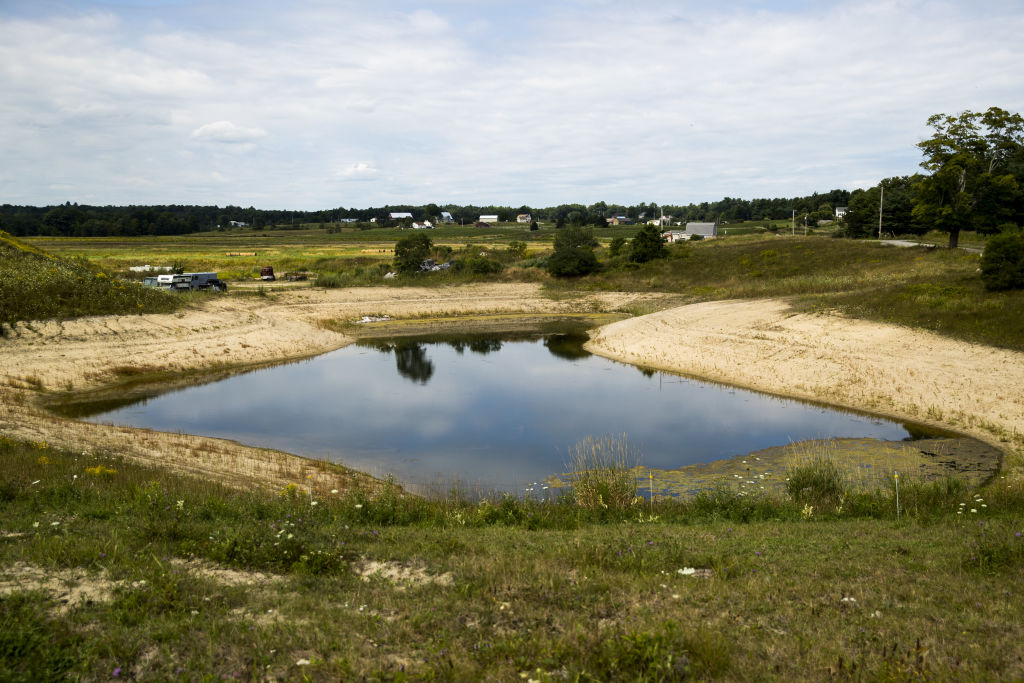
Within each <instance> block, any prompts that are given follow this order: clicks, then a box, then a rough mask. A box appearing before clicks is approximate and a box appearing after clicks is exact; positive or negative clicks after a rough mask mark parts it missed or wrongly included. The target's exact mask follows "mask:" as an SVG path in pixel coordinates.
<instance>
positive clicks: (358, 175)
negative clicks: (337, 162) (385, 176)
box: [338, 161, 377, 180]
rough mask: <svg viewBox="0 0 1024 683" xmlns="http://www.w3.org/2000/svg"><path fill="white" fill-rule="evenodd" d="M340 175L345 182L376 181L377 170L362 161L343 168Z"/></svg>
mask: <svg viewBox="0 0 1024 683" xmlns="http://www.w3.org/2000/svg"><path fill="white" fill-rule="evenodd" d="M338 175H339V176H341V177H342V178H344V179H345V180H375V179H376V177H377V169H376V168H374V167H372V166H370V165H369V164H367V163H365V162H363V161H360V162H357V163H354V164H352V165H351V166H347V167H345V168H343V169H342V170H341V171H340V172H339V173H338Z"/></svg>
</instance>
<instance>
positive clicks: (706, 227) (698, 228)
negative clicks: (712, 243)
mask: <svg viewBox="0 0 1024 683" xmlns="http://www.w3.org/2000/svg"><path fill="white" fill-rule="evenodd" d="M685 233H686V234H687V235H700V236H701V237H717V236H718V226H717V225H715V224H714V223H687V224H686V230H685ZM687 239H689V237H687Z"/></svg>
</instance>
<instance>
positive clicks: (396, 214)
mask: <svg viewBox="0 0 1024 683" xmlns="http://www.w3.org/2000/svg"><path fill="white" fill-rule="evenodd" d="M403 218H412V214H411V213H409V212H408V211H392V212H391V213H389V214H388V220H389V221H397V220H401V219H403Z"/></svg>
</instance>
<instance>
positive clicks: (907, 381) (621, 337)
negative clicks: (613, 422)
mask: <svg viewBox="0 0 1024 683" xmlns="http://www.w3.org/2000/svg"><path fill="white" fill-rule="evenodd" d="M587 348H588V349H589V350H590V351H592V352H594V353H598V354H601V355H603V356H607V357H609V358H614V359H616V360H621V361H624V362H627V363H635V364H638V365H645V366H649V367H652V368H658V369H663V370H670V371H673V372H679V373H683V374H686V375H691V376H693V377H699V378H704V379H709V380H713V381H716V382H723V383H727V384H732V385H736V386H740V387H747V388H751V389H757V390H760V391H764V392H768V393H772V394H778V395H783V396H791V397H795V398H803V399H810V400H814V401H821V402H824V403H829V404H832V405H837V406H847V407H850V408H856V409H860V410H866V411H872V412H876V413H880V414H884V415H889V416H893V417H897V418H901V419H907V420H913V421H917V422H922V423H925V424H931V425H935V426H939V427H946V428H949V429H953V430H956V431H960V432H963V433H967V434H969V435H971V436H975V437H977V438H979V439H981V440H983V441H987V442H989V443H991V444H993V445H995V446H997V447H1000V448H1002V449H1003V450H1004V451H1005V450H1010V451H1015V452H1016V454H1017V455H1016V456H1015V457H1013V458H1010V460H1009V462H1008V464H1009V465H1010V466H1011V467H1012V468H1013V469H1017V468H1020V467H1021V465H1022V463H1021V462H1020V457H1019V456H1020V454H1021V453H1022V450H1021V446H1022V436H1024V353H1020V352H1015V351H1007V350H1002V349H994V348H991V347H987V346H981V345H977V344H968V343H965V342H958V341H954V340H951V339H947V338H945V337H941V336H938V335H935V334H931V333H929V332H923V331H918V330H911V329H907V328H904V327H899V326H895V325H884V324H879V323H873V322H867V321H863V320H854V319H850V318H844V317H840V316H838V315H828V314H804V313H797V312H794V311H793V310H792V309H791V308H790V306H789V305H788V304H787V303H786V302H785V301H780V300H756V301H716V302H710V303H702V304H695V305H690V306H683V307H679V308H672V309H668V310H664V311H660V312H657V313H652V314H650V315H645V316H642V317H638V318H632V319H629V320H623V321H620V322H616V323H612V324H611V325H607V326H605V327H602V328H601V329H599V330H597V331H595V332H594V333H592V335H591V341H590V343H589V344H588V345H587Z"/></svg>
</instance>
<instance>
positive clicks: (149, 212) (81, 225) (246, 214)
mask: <svg viewBox="0 0 1024 683" xmlns="http://www.w3.org/2000/svg"><path fill="white" fill-rule="evenodd" d="M849 200H850V193H849V192H847V191H846V190H832V191H831V192H827V193H825V194H817V193H815V194H812V195H810V196H808V197H796V198H792V199H734V198H731V197H726V198H724V199H722V200H720V201H717V202H702V203H700V204H692V203H691V204H687V205H659V204H654V203H651V204H645V203H640V204H635V205H632V206H625V205H623V204H607V203H605V202H597V203H596V204H591V205H589V206H587V205H584V204H561V205H559V206H552V207H546V208H535V207H529V206H520V207H510V206H473V205H469V206H459V205H454V204H445V205H439V204H425V205H422V206H410V205H400V206H382V207H371V208H367V209H355V208H352V209H346V208H344V207H339V208H336V209H328V210H321V211H274V210H265V209H256V208H253V207H249V208H243V207H240V206H225V207H219V206H183V205H166V206H88V205H85V204H72V203H70V202H68V203H66V204H61V205H57V206H43V207H37V206H13V205H11V204H4V205H2V206H0V229H2V230H6V231H7V232H9V233H10V234H12V235H17V236H33V235H46V236H63V237H135V236H145V235H184V234H188V233H193V232H202V231H208V230H218V229H220V230H228V229H231V228H232V227H236V226H237V225H238V224H245V225H247V226H251V227H253V228H256V229H277V230H288V229H298V228H299V226H300V225H308V224H310V223H312V224H323V225H325V226H326V225H330V224H333V223H338V222H339V221H348V222H352V221H356V222H360V223H369V222H370V221H371V219H376V222H378V223H380V224H387V216H388V214H389V213H392V212H408V213H411V214H412V215H413V218H414V219H415V220H425V219H428V220H437V219H438V218H439V217H440V216H441V212H442V211H447V212H448V213H450V214H451V215H452V218H453V219H454V221H455V222H456V223H465V224H470V225H471V224H473V223H475V222H476V221H477V220H478V219H479V218H480V216H481V215H497V216H498V220H499V221H509V222H511V221H515V220H516V216H518V215H520V214H527V213H528V214H530V215H531V216H532V218H533V219H534V220H538V221H551V222H557V221H565V222H570V223H590V222H591V220H590V219H591V218H594V219H596V218H601V217H603V218H612V217H615V216H626V217H627V218H629V219H631V220H633V221H639V220H641V218H655V217H658V216H660V215H662V214H665V215H670V216H672V218H673V220H674V221H682V222H685V221H730V222H736V221H747V220H758V221H760V220H764V221H769V220H780V219H784V218H790V217H791V216H792V214H793V212H794V211H795V212H796V214H797V216H798V217H802V216H805V215H807V216H808V217H809V218H812V219H823V218H830V217H831V216H832V214H833V211H834V209H835V207H837V206H846V205H847V204H848V203H849Z"/></svg>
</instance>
